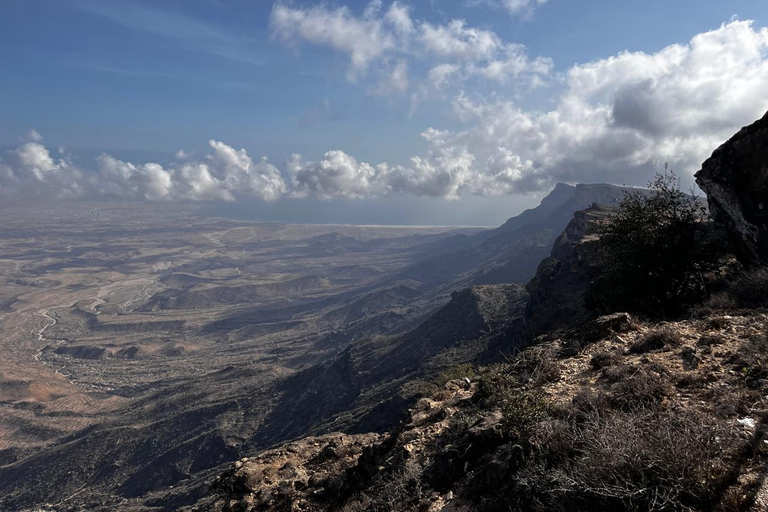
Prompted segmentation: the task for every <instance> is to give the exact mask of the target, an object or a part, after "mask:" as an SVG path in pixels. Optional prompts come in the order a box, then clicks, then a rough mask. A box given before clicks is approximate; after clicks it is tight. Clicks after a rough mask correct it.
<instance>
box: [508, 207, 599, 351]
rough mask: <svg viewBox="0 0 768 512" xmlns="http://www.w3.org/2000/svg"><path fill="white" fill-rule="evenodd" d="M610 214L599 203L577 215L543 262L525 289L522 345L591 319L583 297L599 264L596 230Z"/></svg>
mask: <svg viewBox="0 0 768 512" xmlns="http://www.w3.org/2000/svg"><path fill="white" fill-rule="evenodd" d="M609 212H610V207H608V206H603V205H599V204H595V205H592V206H591V207H589V208H587V209H586V210H581V211H578V212H576V213H575V214H574V216H573V220H571V222H570V223H569V224H568V226H567V227H566V228H565V231H564V232H563V233H562V234H561V235H560V236H559V237H558V239H557V240H556V241H555V244H554V247H553V248H552V254H551V256H550V257H549V258H546V259H545V260H543V261H542V262H541V264H540V265H539V268H538V270H537V271H536V276H535V277H534V278H533V279H532V280H531V281H530V282H529V283H528V286H527V287H526V288H527V290H528V293H529V299H528V305H527V306H526V313H525V319H526V324H527V325H526V328H525V330H524V331H523V333H522V334H521V335H520V342H521V344H523V345H525V344H527V343H529V342H530V341H531V340H532V339H533V338H535V337H536V336H539V335H541V334H543V333H546V332H551V331H554V330H557V329H559V328H561V327H564V326H566V325H569V326H573V325H579V324H581V323H583V322H585V321H587V320H588V319H589V317H590V312H589V311H588V310H587V309H586V308H585V307H584V298H585V293H586V291H587V288H588V287H589V283H590V282H591V280H592V277H593V273H594V270H595V265H596V258H595V254H596V250H597V246H596V244H595V241H596V240H597V236H596V235H595V234H594V228H595V224H596V222H597V221H599V220H600V219H602V218H604V217H605V216H606V215H607V214H608V213H609Z"/></svg>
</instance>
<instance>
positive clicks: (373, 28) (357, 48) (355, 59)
mask: <svg viewBox="0 0 768 512" xmlns="http://www.w3.org/2000/svg"><path fill="white" fill-rule="evenodd" d="M371 5H372V6H373V8H371ZM371 5H369V9H368V10H367V12H366V14H365V16H364V17H363V18H357V17H355V15H354V14H353V13H352V12H351V11H350V10H349V9H348V8H347V7H339V8H336V9H329V8H327V7H325V6H323V5H321V6H315V7H311V8H309V9H294V8H291V7H288V6H287V5H284V4H276V5H275V6H274V8H273V9H272V15H271V18H270V29H271V31H272V35H273V37H276V38H278V39H280V40H282V41H284V42H286V43H294V42H296V40H297V39H304V40H306V41H308V42H310V43H314V44H320V45H325V46H330V47H332V48H334V49H336V50H339V51H341V52H343V53H346V54H348V55H349V58H350V69H349V72H348V75H347V76H348V78H349V79H351V80H354V79H355V77H356V76H357V74H358V73H360V72H362V71H364V70H365V69H366V68H367V67H368V65H369V64H370V63H371V61H373V60H374V59H376V58H378V57H380V56H382V55H383V54H384V53H385V52H387V51H388V50H390V49H392V48H393V47H394V46H395V41H394V39H393V37H392V34H391V33H389V32H388V31H387V30H385V28H384V24H383V21H382V20H381V19H370V18H371V17H374V16H377V15H378V12H377V11H378V9H376V7H377V6H379V7H380V2H374V3H373V4H371Z"/></svg>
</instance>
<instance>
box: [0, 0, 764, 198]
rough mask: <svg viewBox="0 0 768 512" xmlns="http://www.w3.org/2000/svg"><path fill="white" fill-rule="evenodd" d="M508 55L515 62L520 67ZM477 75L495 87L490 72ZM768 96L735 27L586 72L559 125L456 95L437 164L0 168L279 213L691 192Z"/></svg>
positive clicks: (26, 191) (75, 185) (53, 193)
mask: <svg viewBox="0 0 768 512" xmlns="http://www.w3.org/2000/svg"><path fill="white" fill-rule="evenodd" d="M390 10H391V8H390ZM382 12H389V11H384V7H383V6H382V5H375V6H374V7H372V8H371V10H370V12H369V13H368V14H367V15H366V16H368V17H369V18H373V19H380V18H381V16H382V14H381V13H382ZM345 16H350V15H349V14H348V13H347V14H345ZM363 21H365V22H370V20H369V19H367V20H363ZM464 28H466V27H464V26H463V25H457V26H456V27H455V28H454V31H455V30H459V29H460V30H464ZM414 30H415V31H416V32H417V33H419V32H420V31H421V26H419V27H417V28H415V29H414ZM447 33H448V34H450V31H449V32H447ZM473 37H474V36H473ZM478 37H479V36H478ZM458 39H459V40H460V41H465V40H467V37H464V36H462V37H459V38H458ZM470 39H472V38H470ZM414 40H415V39H414ZM487 46H488V44H487V43H482V44H480V43H476V42H473V43H472V44H471V45H470V46H468V47H463V46H462V45H452V44H447V45H444V46H442V48H443V50H440V51H441V52H446V53H448V54H451V55H453V56H454V57H455V56H457V55H462V56H468V57H467V58H468V59H470V61H472V65H473V66H479V64H478V63H477V61H476V55H478V54H483V52H486V50H483V49H482V48H486V47H487ZM477 48H481V49H480V50H478V49H477ZM505 55H507V57H508V58H507V60H510V59H512V60H513V57H514V53H512V54H510V53H506V54H505ZM406 62H407V61H406V60H404V59H403V60H400V59H392V60H391V62H390V63H389V66H390V67H389V68H388V69H389V74H388V76H389V79H390V82H389V84H390V86H391V87H394V88H395V89H396V90H397V88H398V87H399V88H400V90H404V89H405V87H406V86H407V84H408V83H409V82H407V81H406V80H407V76H408V75H407V70H408V69H409V67H408V65H407V64H405V63H406ZM509 65H510V66H512V67H514V63H512V64H509ZM398 67H400V68H401V69H398ZM489 68H490V70H489ZM478 69H484V70H486V72H488V73H492V69H493V66H490V65H489V63H488V62H485V64H484V67H482V68H481V67H478ZM466 70H467V67H466V66H465V65H464V64H463V63H462V62H459V61H458V60H455V61H453V62H450V63H443V64H439V65H435V66H433V67H432V68H431V70H430V71H429V81H433V82H435V83H440V82H441V81H444V80H447V79H449V77H451V76H452V75H454V74H460V73H464V72H466ZM508 73H512V71H510V72H508ZM766 83H768V29H766V28H761V29H757V28H755V27H754V25H753V23H752V22H749V21H734V22H731V23H728V24H725V25H723V26H721V27H720V28H718V29H716V30H713V31H710V32H706V33H702V34H699V35H697V36H695V37H694V38H693V39H692V40H691V41H690V42H689V43H688V44H685V45H672V46H669V47H667V48H664V49H662V50H661V51H659V52H657V53H653V54H648V53H643V52H623V53H621V54H618V55H616V56H613V57H610V58H606V59H601V60H596V61H593V62H590V63H587V64H582V65H576V66H574V67H572V68H571V69H570V70H568V71H567V73H565V75H564V91H563V92H562V94H561V95H560V96H559V97H558V98H557V99H556V102H555V103H554V107H553V108H552V109H551V110H549V111H527V110H525V109H523V108H521V107H520V106H519V105H518V104H516V103H515V102H513V101H511V100H509V99H504V98H502V97H500V96H495V97H494V98H493V99H492V100H490V101H488V100H484V99H483V98H482V97H474V98H472V97H470V96H468V95H466V94H462V93H459V94H457V95H456V96H455V99H454V101H453V103H452V108H453V112H454V113H455V114H456V116H457V118H458V119H459V120H461V121H462V122H464V123H465V124H466V127H465V128H464V129H460V130H443V129H438V128H429V129H427V130H424V132H423V133H422V134H421V135H422V137H423V139H424V140H425V141H426V144H427V150H426V151H425V152H424V154H422V155H418V156H414V157H412V158H411V159H410V160H409V161H408V162H407V164H405V165H393V164H390V163H380V164H377V165H374V164H371V163H367V162H363V161H360V160H358V159H356V158H354V157H353V156H351V155H349V154H347V153H345V152H344V151H341V150H335V151H328V152H327V153H326V154H325V155H324V156H323V157H322V158H321V159H320V160H318V161H313V160H308V159H304V158H303V157H301V156H299V155H294V156H293V157H292V158H290V159H289V160H288V162H287V163H286V168H285V170H284V171H285V179H284V178H283V175H282V174H281V172H280V171H279V170H278V169H277V167H275V166H274V165H272V164H270V163H269V162H268V161H266V159H262V160H260V161H258V162H254V161H253V160H252V159H251V158H250V156H249V155H248V154H247V153H246V151H245V150H242V149H241V150H235V149H234V148H232V147H230V146H228V145H226V144H224V143H222V142H217V141H210V146H211V153H210V154H209V155H207V156H205V157H202V158H197V157H192V156H190V155H187V154H182V155H180V160H177V161H176V162H174V163H172V164H169V165H168V166H167V167H162V166H160V165H158V164H153V163H150V164H143V165H137V164H132V163H129V162H123V161H120V160H117V159H115V158H112V157H110V156H107V155H104V156H102V157H100V158H99V159H98V168H97V169H96V170H92V171H85V170H82V169H80V168H78V167H77V166H75V165H74V164H73V163H72V162H70V161H69V160H68V159H66V158H62V159H54V158H53V157H51V155H50V153H49V152H48V150H47V149H46V148H45V146H43V145H42V143H41V141H40V138H39V134H38V136H32V137H28V140H29V141H28V142H25V143H24V144H22V145H21V146H20V147H19V148H18V149H16V150H13V151H10V152H7V153H6V154H5V155H4V157H3V159H2V160H0V196H3V197H15V196H22V197H35V196H37V197H83V196H117V197H127V198H145V199H151V200H163V199H165V200H174V199H191V200H204V199H205V200H222V201H232V200H235V199H237V198H238V197H243V196H246V197H257V198H260V199H262V200H264V201H273V200H276V199H278V198H280V197H283V196H291V197H304V196H316V197H320V198H323V199H333V198H339V197H342V198H365V197H371V196H383V195H388V194H397V193H410V194H416V195H426V196H437V197H444V198H447V199H456V198H459V197H461V196H463V195H468V194H477V195H495V194H514V193H527V192H534V191H535V192H538V191H542V190H544V189H546V188H547V187H550V186H552V184H553V183H555V182H556V181H570V182H601V181H607V182H613V183H629V184H643V183H645V182H646V181H647V180H648V178H650V175H651V173H652V172H653V171H654V170H655V169H656V168H658V166H659V165H661V164H663V163H664V162H669V163H670V164H671V165H672V167H673V168H674V169H675V170H676V171H678V172H679V173H680V174H682V175H684V176H686V177H688V178H690V175H691V174H692V173H693V172H694V171H696V170H697V169H698V168H699V166H700V164H701V163H702V162H703V160H704V159H705V158H706V157H707V156H709V154H710V153H711V152H712V151H713V150H714V149H715V148H716V147H717V146H718V145H719V144H721V143H722V142H724V141H725V140H726V139H728V138H729V137H730V136H731V135H732V134H733V133H735V132H736V131H737V130H738V129H739V128H740V127H741V126H744V125H746V124H749V123H751V122H753V121H754V120H755V119H757V118H759V117H761V116H762V115H763V113H764V112H765V111H766V110H768V89H766V87H765V84H766ZM398 84H399V85H398Z"/></svg>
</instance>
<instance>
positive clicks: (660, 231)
mask: <svg viewBox="0 0 768 512" xmlns="http://www.w3.org/2000/svg"><path fill="white" fill-rule="evenodd" d="M712 229H713V228H712V223H709V222H707V211H706V208H705V207H704V205H703V203H702V202H701V201H699V200H698V199H697V198H695V197H692V196H690V195H688V194H686V193H684V192H682V191H681V190H680V188H679V184H678V181H677V178H676V177H675V175H674V174H673V173H672V172H665V173H664V174H659V175H657V176H656V177H655V179H654V180H653V181H652V182H651V183H650V184H649V191H641V190H638V191H630V192H626V193H625V195H624V197H623V199H621V200H620V201H619V204H618V207H617V208H616V209H615V210H614V212H613V213H612V214H610V215H609V217H608V218H607V219H606V221H604V222H603V223H602V224H601V225H599V226H598V228H597V233H598V234H599V237H600V238H599V241H598V255H599V268H600V272H599V276H598V277H597V278H596V279H595V280H594V281H593V283H592V285H591V286H590V289H589V290H588V293H587V302H586V303H587V307H589V308H591V309H593V310H596V311H598V312H603V313H610V312H614V311H632V312H640V313H643V314H646V315H649V316H652V317H666V316H670V315H678V314H681V313H683V312H684V311H686V310H687V309H688V308H689V307H690V306H691V305H693V304H694V303H696V302H699V301H701V300H703V299H704V298H705V297H706V286H705V279H704V275H705V274H706V273H708V272H710V271H711V270H713V269H714V268H716V267H717V264H718V261H719V260H720V258H721V257H722V255H723V249H722V246H723V244H722V241H721V240H719V239H718V238H717V237H715V236H713V234H712Z"/></svg>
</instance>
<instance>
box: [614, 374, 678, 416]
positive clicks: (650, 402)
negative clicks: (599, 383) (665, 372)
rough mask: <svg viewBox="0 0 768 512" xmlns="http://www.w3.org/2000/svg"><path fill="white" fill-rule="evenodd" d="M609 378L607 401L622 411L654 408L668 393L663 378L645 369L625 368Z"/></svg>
mask: <svg viewBox="0 0 768 512" xmlns="http://www.w3.org/2000/svg"><path fill="white" fill-rule="evenodd" d="M609 369H610V368H609ZM610 378H612V379H613V384H612V385H611V386H610V389H609V394H608V397H609V401H610V403H611V405H613V406H614V407H616V408H618V409H621V410H624V411H637V410H642V409H648V408H652V407H655V406H657V405H658V404H659V403H660V402H661V401H662V399H663V398H664V397H665V396H666V395H667V394H668V392H669V387H668V385H667V382H666V380H665V379H664V378H663V376H662V375H660V374H659V373H657V372H654V371H651V370H649V369H646V368H637V367H630V366H625V367H624V368H623V369H621V370H620V371H618V372H615V373H613V374H612V375H611V377H610Z"/></svg>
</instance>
